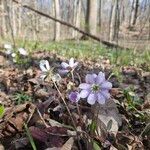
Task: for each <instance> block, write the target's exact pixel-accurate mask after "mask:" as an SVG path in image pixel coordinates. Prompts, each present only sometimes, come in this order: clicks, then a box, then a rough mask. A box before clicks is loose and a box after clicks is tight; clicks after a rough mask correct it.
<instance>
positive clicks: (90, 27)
mask: <svg viewBox="0 0 150 150" xmlns="http://www.w3.org/2000/svg"><path fill="white" fill-rule="evenodd" d="M86 31H87V32H89V33H92V34H96V31H97V0H88V1H87V14H86Z"/></svg>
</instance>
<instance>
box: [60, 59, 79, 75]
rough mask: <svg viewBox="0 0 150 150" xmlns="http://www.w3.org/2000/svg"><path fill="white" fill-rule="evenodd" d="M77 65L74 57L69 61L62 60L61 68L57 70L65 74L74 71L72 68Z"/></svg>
mask: <svg viewBox="0 0 150 150" xmlns="http://www.w3.org/2000/svg"><path fill="white" fill-rule="evenodd" d="M77 66H78V62H74V58H71V59H70V60H69V63H66V62H62V63H61V67H62V69H61V70H59V72H60V73H61V74H67V73H68V72H70V71H74V69H75V68H76V67H77Z"/></svg>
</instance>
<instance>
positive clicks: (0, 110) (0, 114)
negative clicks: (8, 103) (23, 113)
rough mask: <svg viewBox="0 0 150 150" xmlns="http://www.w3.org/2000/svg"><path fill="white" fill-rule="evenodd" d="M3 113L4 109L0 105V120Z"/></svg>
mask: <svg viewBox="0 0 150 150" xmlns="http://www.w3.org/2000/svg"><path fill="white" fill-rule="evenodd" d="M4 112H5V107H4V106H3V105H0V118H2V117H3V115H4Z"/></svg>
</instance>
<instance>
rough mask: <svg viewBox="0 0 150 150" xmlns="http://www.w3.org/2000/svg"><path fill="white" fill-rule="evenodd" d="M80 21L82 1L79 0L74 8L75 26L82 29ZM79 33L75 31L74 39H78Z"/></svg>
mask: <svg viewBox="0 0 150 150" xmlns="http://www.w3.org/2000/svg"><path fill="white" fill-rule="evenodd" d="M80 19H81V0H77V1H76V3H75V7H74V25H75V26H76V27H78V28H80ZM78 35H79V34H78V32H77V31H75V30H73V33H72V36H73V38H78Z"/></svg>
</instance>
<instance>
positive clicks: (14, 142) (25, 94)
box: [0, 41, 150, 150]
mask: <svg viewBox="0 0 150 150" xmlns="http://www.w3.org/2000/svg"><path fill="white" fill-rule="evenodd" d="M27 44H28V46H27V45H26V47H27V48H28V49H29V50H30V51H31V54H30V56H28V57H25V56H19V57H18V60H17V62H16V63H13V61H12V59H11V57H10V56H7V55H6V54H5V53H4V51H3V52H1V53H0V104H1V105H0V149H6V150H23V149H24V150H30V149H34V150H36V149H38V150H46V149H48V148H49V150H52V149H53V150H71V149H74V150H76V149H83V150H86V149H87V150H92V149H94V150H99V149H104V150H109V149H111V150H115V149H118V150H131V149H132V150H139V149H141V150H148V149H150V142H149V141H150V63H148V62H150V54H149V51H143V52H142V53H141V52H140V53H137V52H136V53H135V52H133V51H130V50H128V51H126V50H125V51H120V50H115V49H114V50H112V49H106V48H105V47H104V46H100V45H99V44H96V43H93V42H92V43H91V42H89V43H86V42H83V43H80V42H71V41H69V42H64V43H63V42H62V43H61V42H60V43H54V42H53V43H49V44H48V45H46V44H45V45H44V44H43V45H41V43H35V44H33V45H32V44H31V43H27ZM44 46H45V47H44ZM29 47H30V48H29ZM31 49H37V51H34V52H32V50H31ZM39 49H40V50H39ZM48 50H50V51H48ZM71 57H74V58H75V59H76V61H77V62H79V65H78V66H77V68H76V69H75V75H74V82H72V78H71V76H70V75H69V74H68V75H67V76H63V77H62V78H61V80H60V81H59V83H57V85H55V83H54V82H52V81H51V80H46V81H43V80H41V78H40V74H41V70H40V67H39V62H40V60H43V59H44V60H48V62H49V64H50V66H51V68H54V69H53V72H54V73H57V70H58V69H59V68H60V64H61V62H67V61H68V60H67V59H70V58H71ZM100 71H103V72H105V74H106V79H108V80H109V81H110V82H111V83H112V85H113V88H112V89H111V90H110V93H111V98H110V100H109V101H107V102H106V104H105V105H102V106H100V108H99V107H98V105H97V104H96V105H92V106H91V105H89V104H88V103H87V102H86V101H85V100H79V102H78V103H72V102H71V101H70V100H69V99H68V92H69V91H70V89H77V87H78V86H79V84H80V83H81V82H84V81H85V76H86V74H89V73H96V74H98V73H99V72H100ZM58 89H59V90H58ZM62 98H63V99H64V100H65V102H66V104H67V107H66V105H65V103H64V101H63V99H62ZM68 108H69V110H70V112H71V115H72V118H73V120H74V123H75V127H74V123H73V122H72V118H70V116H69V115H68ZM3 110H4V113H2V112H3ZM93 111H94V112H95V111H97V115H96V116H97V118H96V122H95V120H93V119H92V118H93V114H94V113H93ZM94 117H95V116H94Z"/></svg>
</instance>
